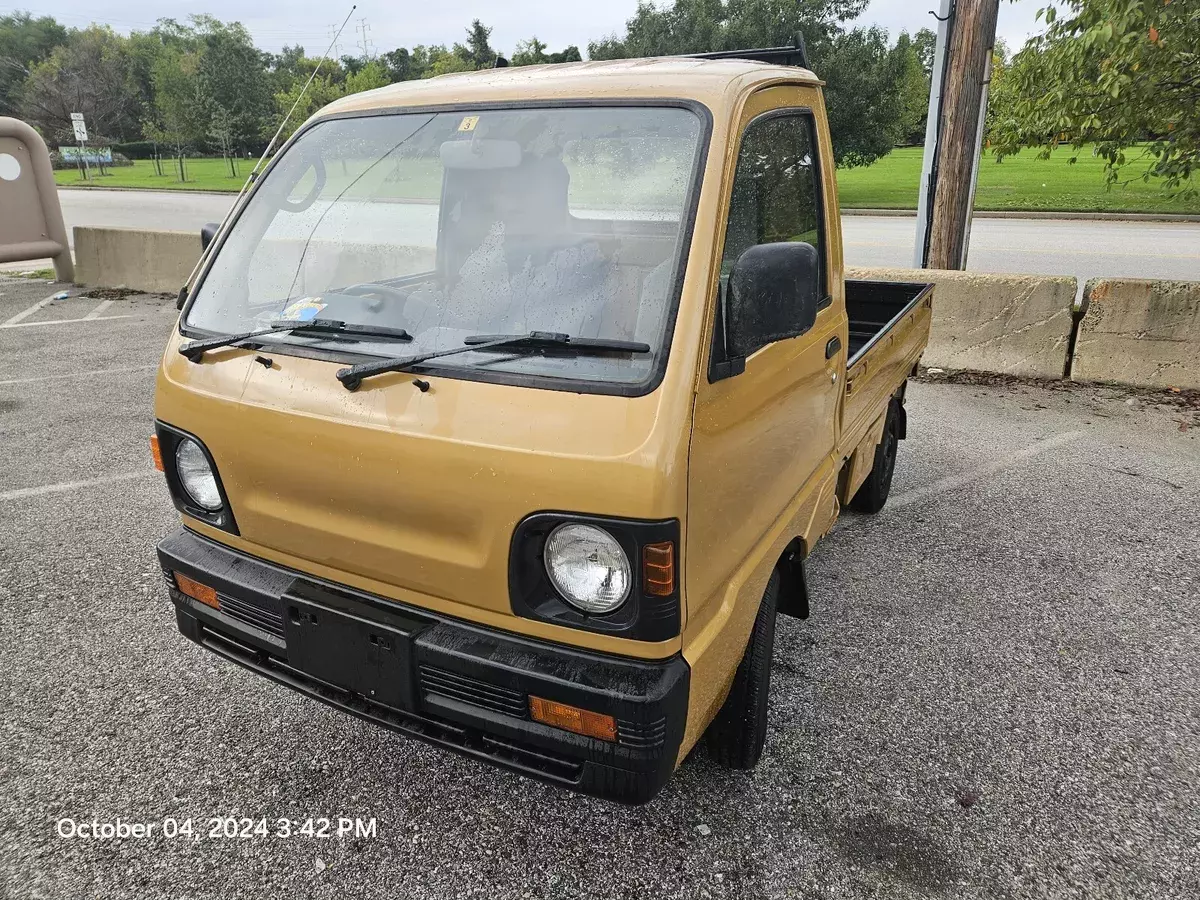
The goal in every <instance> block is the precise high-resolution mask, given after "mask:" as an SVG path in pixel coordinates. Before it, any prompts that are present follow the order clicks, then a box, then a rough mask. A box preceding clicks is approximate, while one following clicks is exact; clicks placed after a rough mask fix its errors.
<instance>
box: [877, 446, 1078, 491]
mask: <svg viewBox="0 0 1200 900" xmlns="http://www.w3.org/2000/svg"><path fill="white" fill-rule="evenodd" d="M1083 434H1084V432H1082V431H1067V432H1064V433H1062V434H1056V435H1054V436H1053V437H1048V438H1046V439H1045V440H1042V441H1034V442H1033V443H1032V444H1030V445H1029V446H1028V447H1022V448H1021V449H1020V450H1017V451H1016V452H1014V453H1009V454H1007V455H1005V456H1001V457H999V458H998V459H994V460H992V461H991V462H989V463H986V464H984V465H982V466H978V467H976V468H974V469H971V470H970V471H969V472H960V473H959V474H958V475H948V476H947V477H945V478H939V479H938V480H937V481H934V482H931V483H929V484H927V485H924V486H923V487H918V488H913V489H912V490H909V491H905V492H904V493H902V494H896V495H895V496H893V497H892V498H891V499H890V500H889V501H888V505H887V509H888V510H894V509H903V508H904V507H906V506H912V505H913V504H914V503H920V502H921V501H922V500H928V499H930V498H931V497H937V496H939V495H941V494H946V493H949V492H950V491H955V490H958V489H959V488H963V487H966V486H967V485H969V484H974V483H975V482H977V481H982V480H983V479H984V478H987V477H988V476H989V475H995V474H996V473H998V472H1002V471H1004V470H1005V469H1007V468H1008V467H1009V466H1012V465H1015V464H1016V463H1019V462H1021V461H1022V460H1026V459H1031V458H1033V457H1035V456H1037V455H1038V454H1040V453H1045V452H1046V451H1047V450H1054V449H1055V448H1057V447H1062V446H1065V445H1066V444H1070V443H1072V442H1074V441H1077V440H1079V438H1081V437H1082V436H1083Z"/></svg>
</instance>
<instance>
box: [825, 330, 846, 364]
mask: <svg viewBox="0 0 1200 900" xmlns="http://www.w3.org/2000/svg"><path fill="white" fill-rule="evenodd" d="M841 349H842V339H841V338H840V337H837V336H836V335H834V336H833V337H831V338H830V339H829V343H827V344H826V345H825V358H826V359H833V358H834V357H835V356H837V352H838V351H839V350H841Z"/></svg>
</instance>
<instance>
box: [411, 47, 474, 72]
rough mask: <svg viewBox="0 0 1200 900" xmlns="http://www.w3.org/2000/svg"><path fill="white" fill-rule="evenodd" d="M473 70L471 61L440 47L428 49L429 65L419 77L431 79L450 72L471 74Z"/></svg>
mask: <svg viewBox="0 0 1200 900" xmlns="http://www.w3.org/2000/svg"><path fill="white" fill-rule="evenodd" d="M474 68H475V67H474V66H473V65H472V64H471V61H470V60H469V59H468V58H466V57H465V56H464V55H463V54H461V53H455V52H454V51H453V50H447V49H446V48H445V47H440V46H439V47H430V48H429V65H428V66H427V67H426V69H425V72H424V74H422V75H421V77H422V78H433V77H434V76H435V75H448V74H449V73H451V72H471V71H473V70H474Z"/></svg>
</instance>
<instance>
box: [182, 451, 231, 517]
mask: <svg viewBox="0 0 1200 900" xmlns="http://www.w3.org/2000/svg"><path fill="white" fill-rule="evenodd" d="M175 468H176V471H178V473H179V483H180V484H182V485H183V489H184V490H185V491H187V494H188V496H189V497H190V498H191V499H192V501H193V502H194V503H195V504H196V505H197V506H199V507H200V508H201V509H207V510H209V511H210V512H216V511H217V510H218V509H220V508H221V506H222V503H221V491H220V489H219V488H218V487H217V476H216V474H215V473H214V472H213V470H212V466H211V465H209V463H208V455H207V454H206V453H205V452H204V450H203V449H202V448H201V446H200V445H199V444H197V443H196V442H195V441H193V440H192V439H191V438H184V439H183V440H181V441H180V442H179V446H177V447H176V448H175Z"/></svg>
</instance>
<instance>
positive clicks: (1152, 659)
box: [0, 279, 1200, 900]
mask: <svg viewBox="0 0 1200 900" xmlns="http://www.w3.org/2000/svg"><path fill="white" fill-rule="evenodd" d="M57 290H58V286H52V285H46V284H42V283H31V282H28V281H19V280H13V279H8V280H4V279H0V323H4V322H11V321H13V320H14V318H18V317H19V318H18V321H16V323H15V324H12V325H7V326H5V325H0V445H2V446H3V447H4V449H5V460H6V462H7V463H8V465H6V466H4V467H3V468H2V469H0V640H3V643H4V651H3V653H0V702H2V703H3V709H4V714H3V716H0V896H5V897H41V898H50V900H57V898H76V897H106V898H137V900H157V898H167V897H172V898H173V897H211V896H217V895H228V896H233V894H231V893H230V892H231V890H232V891H234V893H236V895H237V896H245V897H300V896H304V897H313V898H339V897H347V896H349V897H362V898H374V897H380V898H382V897H411V898H416V900H420V898H443V897H460V896H466V895H468V894H471V895H473V896H488V897H496V898H508V897H518V896H521V897H530V898H597V900H599V898H608V897H622V898H630V900H633V898H643V897H644V898H659V897H678V898H684V900H691V898H702V897H707V898H714V900H724V898H729V900H735V898H738V900H740V898H813V900H816V898H830V897H838V898H846V900H860V898H861V900H867V898H873V900H877V898H889V900H930V898H943V897H945V898H950V897H953V898H956V900H982V898H987V900H1025V898H1029V900H1034V898H1037V900H1046V898H1154V900H1194V898H1196V897H1198V896H1200V816H1198V815H1197V809H1200V768H1198V766H1200V762H1198V757H1197V753H1196V748H1197V747H1198V746H1200V563H1198V560H1200V416H1197V414H1196V413H1195V412H1190V411H1186V410H1184V409H1182V408H1180V407H1177V406H1174V405H1171V403H1169V402H1168V400H1169V398H1166V397H1153V398H1146V399H1139V398H1138V397H1136V396H1130V395H1126V394H1124V393H1122V392H1121V391H1119V390H1116V389H1111V388H1105V389H1092V388H1081V387H1078V386H1069V385H1066V386H1062V387H1060V388H1059V389H1056V390H1046V389H1042V388H1036V387H1027V386H1021V385H1015V386H1011V387H1007V388H997V387H986V386H970V385H955V384H946V383H928V382H926V383H917V384H914V385H913V386H912V389H911V391H910V393H909V410H910V413H909V428H908V431H909V440H908V441H906V442H905V443H904V444H903V445H902V448H901V452H900V458H899V462H898V464H897V469H896V476H895V484H894V487H893V492H892V498H891V500H890V501H889V504H888V507H887V508H886V509H885V510H884V511H883V512H882V513H881V514H880V515H878V516H876V517H862V516H854V515H850V514H847V516H846V517H845V518H844V519H843V520H842V522H841V523H839V525H838V526H837V528H836V529H835V531H834V533H833V534H832V535H830V536H829V537H828V538H827V539H826V540H825V541H823V542H822V544H821V545H820V546H819V547H818V548H817V550H816V552H815V553H814V555H813V557H812V560H811V563H812V566H811V570H810V587H811V591H812V596H813V616H812V618H811V619H809V620H808V621H807V622H799V621H795V620H791V619H781V620H780V623H779V629H778V637H777V645H776V653H775V676H774V679H773V682H772V689H771V695H770V735H769V740H768V746H767V752H766V755H765V756H764V758H763V761H762V763H761V765H760V766H759V768H758V769H757V770H755V771H754V772H752V773H729V772H725V771H722V770H720V769H718V768H717V767H716V766H715V765H714V764H713V763H712V762H711V761H710V760H709V759H708V757H707V755H706V754H705V752H704V751H703V749H698V750H697V751H696V752H694V753H693V754H691V756H690V757H689V758H688V759H687V760H686V761H685V763H684V765H683V766H682V767H681V769H680V770H679V771H678V772H677V773H676V774H675V776H674V777H673V778H672V780H671V781H670V783H669V784H668V785H667V787H666V788H665V790H664V792H663V793H662V795H661V796H660V797H659V798H657V799H656V800H655V801H654V802H653V803H651V804H650V805H648V806H645V807H642V808H638V809H627V808H622V807H616V806H612V805H609V804H606V803H604V802H601V801H596V800H592V799H589V798H585V797H579V796H574V795H572V794H570V793H567V792H564V791H561V790H558V789H556V788H553V787H549V786H545V785H541V784H537V783H533V782H529V781H526V780H524V779H522V778H520V777H517V776H515V775H512V774H509V773H506V772H500V771H496V770H493V769H490V768H486V767H484V766H483V765H481V764H478V763H476V762H473V761H469V760H464V759H460V758H458V757H456V756H453V755H448V754H447V753H445V752H442V751H439V750H436V749H433V748H431V747H427V746H425V745H423V744H419V743H416V742H414V741H411V740H406V739H403V738H401V737H399V736H397V735H394V734H391V733H388V732H384V731H380V730H377V729H375V728H373V727H371V726H369V725H367V724H365V723H362V722H360V721H358V720H357V719H353V718H351V717H348V716H346V715H343V714H341V713H339V712H336V711H334V710H331V709H328V708H326V707H324V706H321V705H319V704H316V703H314V702H312V701H309V700H306V699H304V698H302V697H300V696H298V695H296V694H293V693H291V692H289V691H288V690H287V689H285V688H283V687H279V686H276V685H274V684H272V683H269V682H267V681H265V680H262V679H260V678H257V677H255V676H253V675H251V674H249V673H247V672H244V671H242V670H241V669H238V668H236V667H235V666H233V665H232V664H229V663H226V662H224V661H222V660H220V659H218V658H216V657H214V656H212V655H209V654H207V653H205V652H204V651H202V650H201V649H199V648H197V647H196V646H195V645H193V644H190V643H188V642H187V641H186V640H184V639H183V638H182V637H181V636H180V635H179V634H178V633H177V632H176V627H175V622H174V617H173V614H172V610H171V605H170V603H169V601H168V599H167V596H166V592H165V588H164V585H163V584H162V574H161V572H160V571H159V569H158V564H157V561H156V559H155V556H154V545H155V542H156V541H157V540H158V539H159V538H160V537H161V536H162V535H163V534H165V533H167V532H168V531H169V530H171V529H173V528H175V527H176V526H177V524H178V517H177V515H176V514H175V512H174V510H173V508H172V507H171V504H170V502H169V501H168V499H167V493H166V488H165V485H164V484H163V483H162V481H161V476H160V475H159V474H158V473H157V472H155V471H154V470H153V468H152V467H151V464H150V458H149V452H148V447H147V440H146V439H147V435H148V434H149V432H150V429H151V421H152V416H153V413H152V396H153V389H154V381H153V378H154V368H155V363H156V361H157V359H158V357H159V355H160V353H161V348H162V345H163V341H164V339H165V335H166V334H167V332H168V330H169V329H170V328H171V327H172V324H173V322H174V318H175V313H174V309H173V306H172V304H171V302H170V301H169V300H166V301H164V299H163V298H137V297H134V298H128V299H120V300H116V301H114V302H113V303H111V304H109V305H107V306H104V307H102V308H101V307H100V306H99V302H98V300H97V298H82V297H77V296H73V297H71V298H70V299H67V300H64V301H55V302H52V303H50V304H47V305H45V306H42V307H40V308H38V309H33V307H34V306H36V305H37V304H38V302H39V301H40V300H41V299H42V298H44V297H46V296H48V295H51V294H52V293H54V292H55V291H57ZM26 313H27V314H26ZM88 315H92V316H94V317H93V318H91V319H84V318H83V317H85V316H88ZM53 323H57V324H53ZM216 364H219V363H216ZM331 377H332V376H331ZM251 437H252V436H251ZM280 452H281V453H286V452H288V451H287V448H281V449H280ZM220 815H233V816H239V817H249V818H252V819H254V820H257V819H258V818H260V817H264V818H266V819H268V820H269V822H270V823H271V829H272V831H274V829H275V827H276V820H277V819H278V818H279V817H283V816H287V817H291V818H293V819H300V820H303V819H306V818H309V817H338V816H347V817H363V818H364V819H370V818H374V819H375V821H376V827H377V832H376V834H375V836H374V837H362V838H357V839H351V838H342V839H339V838H332V837H331V838H319V837H310V836H307V835H304V834H301V833H296V834H294V835H293V836H292V837H289V838H280V837H262V836H256V835H254V834H251V835H249V836H247V837H244V838H225V837H210V834H209V825H208V818H209V817H210V816H220ZM67 817H72V818H75V819H77V820H85V821H89V822H90V821H91V820H92V819H98V820H100V821H110V822H111V821H113V820H115V819H116V818H117V817H121V818H122V819H124V820H125V821H126V822H128V821H140V822H159V823H161V822H162V820H163V818H164V817H173V818H175V819H176V820H185V819H187V818H189V817H191V818H193V819H194V820H195V821H196V839H195V840H188V839H183V838H178V837H176V838H174V839H170V838H167V837H164V836H163V835H162V833H161V827H160V829H159V831H158V832H156V833H155V834H154V835H152V836H151V837H149V838H142V839H138V838H132V837H130V838H124V839H120V838H116V839H112V840H89V839H84V838H63V837H59V836H58V835H57V828H56V823H57V822H58V821H59V820H61V819H64V818H67ZM231 885H236V886H237V888H236V890H235V889H233V888H231V887H230V886H231Z"/></svg>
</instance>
